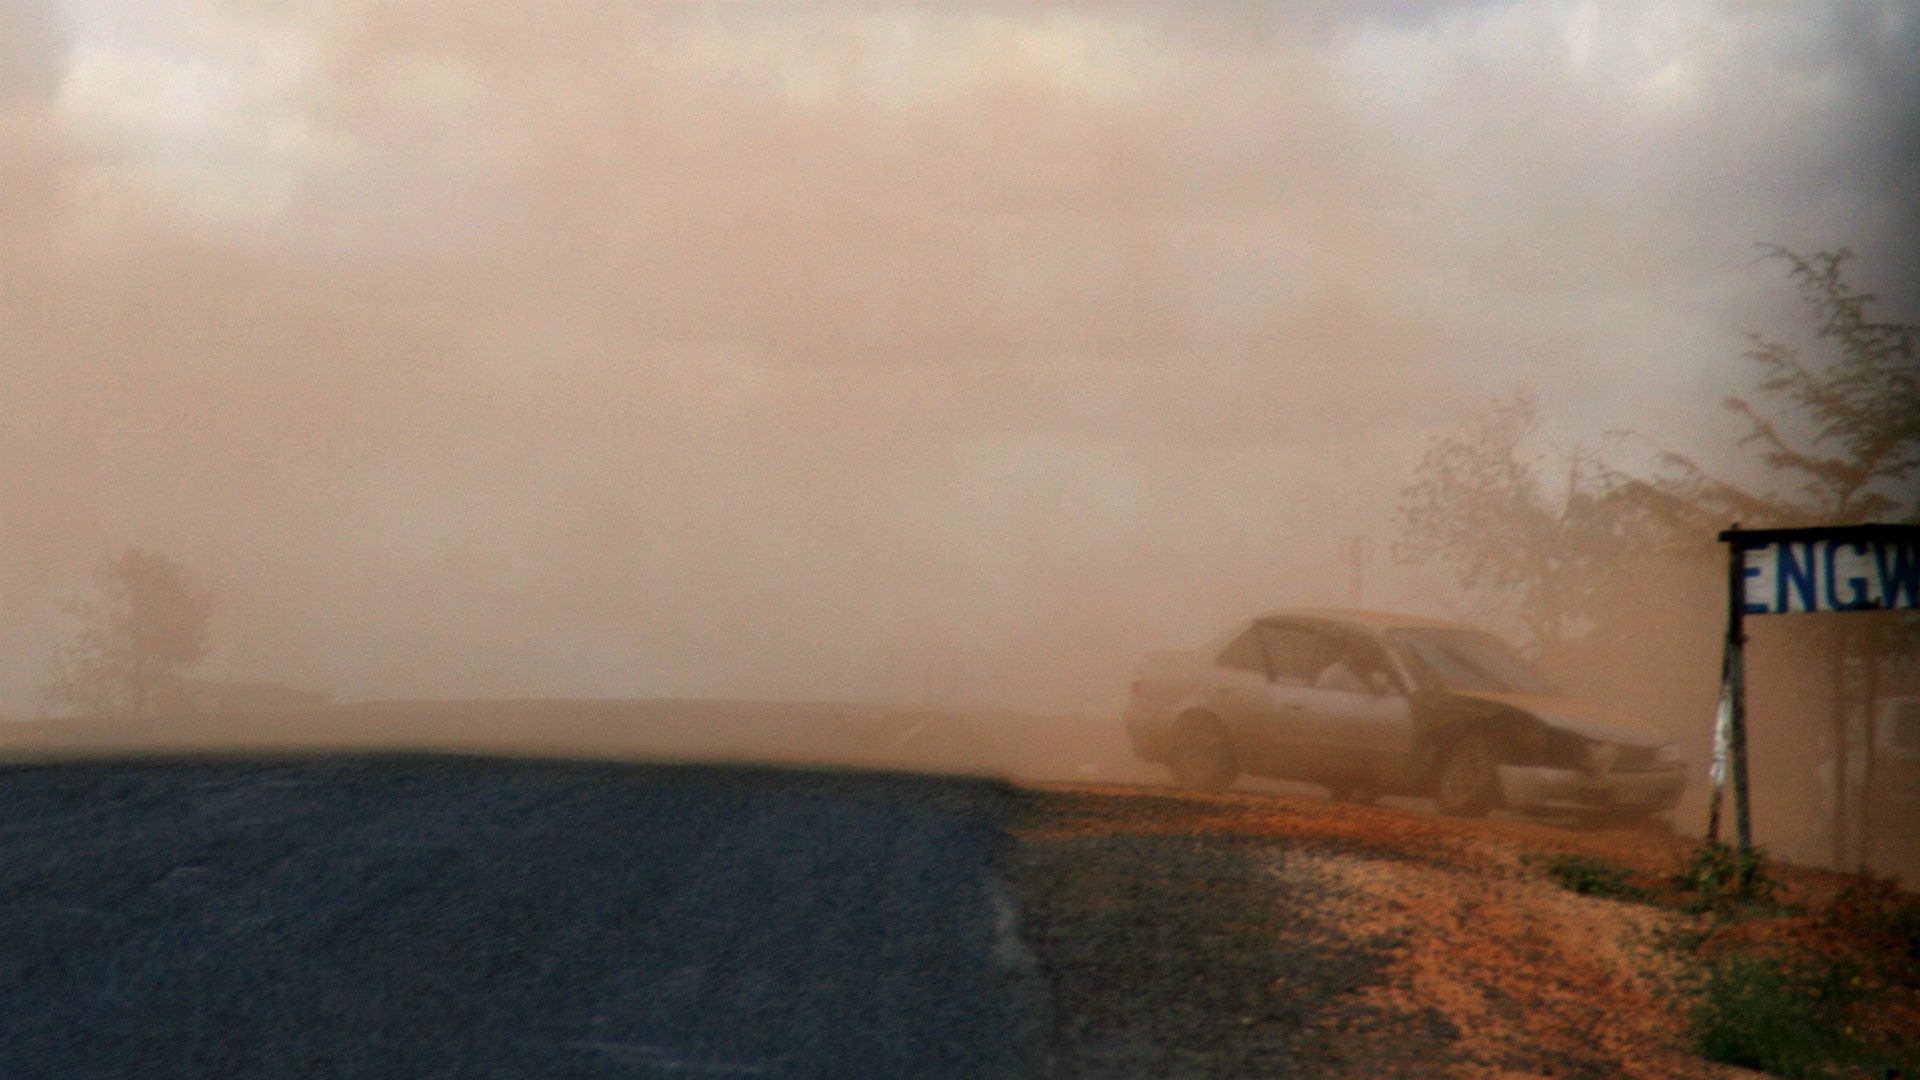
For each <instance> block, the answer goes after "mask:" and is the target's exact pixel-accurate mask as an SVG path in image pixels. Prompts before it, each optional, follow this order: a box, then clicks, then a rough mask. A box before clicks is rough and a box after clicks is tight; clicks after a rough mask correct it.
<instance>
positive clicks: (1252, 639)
mask: <svg viewBox="0 0 1920 1080" xmlns="http://www.w3.org/2000/svg"><path fill="white" fill-rule="evenodd" d="M1220 666H1221V667H1230V668H1237V669H1239V670H1241V671H1251V672H1253V673H1254V674H1255V675H1258V676H1260V677H1261V678H1263V679H1264V678H1266V677H1267V656H1266V653H1265V652H1264V651H1263V650H1262V649H1261V648H1260V632H1259V630H1258V629H1257V628H1253V627H1249V628H1248V629H1247V632H1246V633H1244V634H1241V635H1240V636H1239V637H1237V638H1234V639H1233V640H1232V641H1230V642H1228V643H1227V647H1226V648H1224V649H1221V650H1220Z"/></svg>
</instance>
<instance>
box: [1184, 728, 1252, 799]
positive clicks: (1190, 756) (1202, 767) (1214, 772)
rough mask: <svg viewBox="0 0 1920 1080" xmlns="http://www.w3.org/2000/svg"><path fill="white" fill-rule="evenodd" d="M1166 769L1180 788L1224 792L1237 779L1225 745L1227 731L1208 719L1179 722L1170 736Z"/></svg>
mask: <svg viewBox="0 0 1920 1080" xmlns="http://www.w3.org/2000/svg"><path fill="white" fill-rule="evenodd" d="M1167 768H1168V770H1169V771H1171V772H1172V773H1173V779H1174V781H1175V782H1176V783H1178V784H1180V785H1181V786H1182V787H1190V788H1198V789H1200V790H1202V791H1225V790H1226V789H1228V788H1230V787H1232V786H1233V782H1234V781H1235V780H1238V779H1240V763H1239V762H1238V761H1236V760H1235V759H1234V756H1233V744H1232V743H1230V742H1228V741H1227V729H1226V728H1224V727H1222V726H1220V721H1218V720H1216V719H1214V718H1213V717H1211V716H1194V717H1189V718H1187V719H1185V720H1183V721H1181V723H1180V726H1179V727H1178V728H1177V729H1175V731H1174V733H1173V750H1172V752H1171V753H1169V754H1168V755H1167Z"/></svg>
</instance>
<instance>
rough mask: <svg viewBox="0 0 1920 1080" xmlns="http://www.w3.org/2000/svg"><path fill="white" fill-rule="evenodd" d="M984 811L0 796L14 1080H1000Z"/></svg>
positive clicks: (702, 797) (442, 774)
mask: <svg viewBox="0 0 1920 1080" xmlns="http://www.w3.org/2000/svg"><path fill="white" fill-rule="evenodd" d="M1004 801H1005V798H1004V795H1003V794H1002V793H1001V792H1000V790H999V789H998V788H996V787H995V786H993V785H990V784H986V783H976V782H970V781H962V780H936V779H926V778H901V777H884V776H859V775H834V774H805V773H786V772H777V771H756V770H741V769H721V768H673V767H648V766H633V765H604V764H567V763H551V762H549V763H531V762H511V761H487V760H474V759H457V758H455V759H449V758H438V759H435V758H387V759H380V758H373V759H307V760H282V761H251V762H233V761H230V762H173V763H166V762H122V763H89V764H65V765H32V766H15V767H9V768H4V769H0V1076H4V1077H7V1078H9V1080H26V1078H40V1077H49V1078H51V1077H60V1078H63V1080H64V1078H72V1077H87V1076H102V1077H106V1076H111V1077H133V1076H138V1077H143V1078H146V1077H165V1076H181V1077H207V1076H221V1077H253V1076H258V1077H268V1076H271V1077H288V1076H302V1075H306V1076H422V1077H425V1076H461V1077H569V1076H592V1077H621V1076H641V1077H644V1076H672V1077H690V1076H691V1077H701V1076H744V1077H752V1076H849V1077H869V1076H889V1077H893V1076H898V1077H908V1076H1017V1075H1026V1074H1031V1073H1032V1072H1034V1071H1035V1069H1036V1068H1037V1067H1038V1066H1039V1060H1040V1055H1041V1053H1042V1045H1041V1044H1042V1042H1043V1040H1044V1039H1045V1037H1046V1031H1045V1025H1044V1021H1043V1020H1042V1019H1041V1018H1042V1017H1043V1016H1044V1015H1045V1012H1046V1006H1045V1004H1044V997H1045V994H1044V991H1043V989H1042V987H1041V986H1040V980H1039V977H1038V976H1037V975H1036V974H1035V972H1034V970H1033V967H1032V964H1031V962H1030V961H1029V960H1028V959H1027V958H1026V956H1025V954H1024V951H1023V949H1022V948H1021V947H1020V946H1019V944H1018V941H1019V937H1018V933H1017V930H1016V929H1015V928H1014V927H1013V926H1012V925H1011V921H1012V920H1011V918H1010V913H1011V906H1010V904H1009V903H1008V902H1007V901H1006V900H1005V898H1004V896H1003V895H1002V894H1001V893H1000V891H999V887H998V885H997V884H996V879H995V877H994V876H993V872H994V866H995V861H996V857H997V854H998V845H999V844H1001V843H1002V840H1001V839H1000V838H999V837H1000V833H999V832H998V829H999V825H1000V821H999V815H1000V814H1001V813H1002V812H1003V803H1004Z"/></svg>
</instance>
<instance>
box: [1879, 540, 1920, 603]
mask: <svg viewBox="0 0 1920 1080" xmlns="http://www.w3.org/2000/svg"><path fill="white" fill-rule="evenodd" d="M1873 560H1874V562H1875V563H1876V564H1877V565H1878V567H1879V570H1880V603H1881V604H1882V605H1883V606H1885V607H1890V608H1899V607H1907V608H1920V549H1916V548H1915V547H1914V545H1912V544H1902V543H1898V542H1888V543H1884V544H1875V545H1874V548H1873ZM1903 594H1904V599H1903V598H1902V595H1903Z"/></svg>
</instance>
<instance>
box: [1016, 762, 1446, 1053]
mask: <svg viewBox="0 0 1920 1080" xmlns="http://www.w3.org/2000/svg"><path fill="white" fill-rule="evenodd" d="M1192 819H1193V806H1192V804H1191V803H1189V802H1187V801H1186V800H1184V799H1181V798H1178V797H1157V796H1153V795H1147V794H1135V795H1130V796H1126V797H1121V798H1116V797H1112V796H1092V795H1084V794H1072V793H1063V792H1039V791H1035V792H1028V793H1023V796H1022V805H1021V812H1020V814H1019V815H1018V820H1019V822H1020V824H1021V827H1022V828H1023V831H1024V838H1025V842H1024V843H1023V844H1022V845H1021V847H1020V848H1019V853H1018V855H1017V857H1016V859H1015V862H1014V864H1013V866H1012V868H1011V869H1012V873H1013V875H1014V879H1015V881H1016V882H1017V883H1018V888H1019V892H1020V894H1021V895H1022V896H1023V897H1024V898H1025V900H1026V918H1027V935H1028V938H1029V940H1031V941H1032V943H1033V946H1034V950H1035V952H1036V954H1037V955H1038V958H1039V961H1040V965H1041V970H1042V972H1043V973H1044V976H1045V978H1046V980H1047V984H1048V989H1049V992H1050V996H1051V997H1052V999H1053V1002H1054V1014H1053V1024H1052V1029H1051V1032H1050V1039H1049V1046H1048V1051H1049V1052H1048V1066H1049V1070H1050V1072H1051V1073H1052V1074H1053V1075H1057V1076H1062V1077H1136V1076H1137V1077H1229V1076H1230V1077H1290V1076H1313V1077H1321V1076H1356V1077H1359V1076H1366V1077H1372V1076H1423V1075H1432V1074H1434V1073H1435V1072H1436V1071H1439V1070H1443V1069H1445V1068H1446V1067H1447V1066H1449V1065H1451V1064H1453V1063H1454V1062H1455V1060H1456V1055H1455V1053H1454V1051H1453V1045H1454V1043H1455V1041H1456V1040H1457V1038H1458V1035H1459V1033H1458V1031H1457V1030H1456V1029H1455V1028H1454V1027H1453V1025H1452V1024H1451V1023H1450V1022H1449V1021H1448V1020H1447V1019H1446V1018H1445V1017H1444V1016H1441V1015H1440V1014H1439V1013H1437V1012H1435V1011H1433V1010H1431V1009H1406V1008H1387V1007H1381V1006H1380V1005H1377V1004H1374V1003H1373V1002H1371V1001H1370V1000H1369V995H1368V994H1367V991H1369V990H1370V989H1373V988H1377V987H1380V986H1382V985H1383V983H1384V980H1385V979H1386V976H1387V972H1388V970H1389V967H1390V965H1391V963H1392V961H1393V959H1394V958H1395V956H1396V955H1397V954H1398V953H1399V952H1400V950H1401V948H1402V947H1403V946H1404V944H1405V936H1404V935H1403V934H1400V933H1363V934H1359V935H1356V934H1354V933H1353V932H1352V929H1351V927H1349V926H1347V925H1345V924H1343V923H1342V922H1341V921H1340V919H1339V917H1338V915H1337V914H1335V912H1336V911H1337V910H1338V909H1339V908H1340V907H1341V906H1342V905H1341V904H1340V903H1339V901H1341V900H1343V899H1344V898H1345V894H1344V890H1343V889H1342V887H1341V886H1340V885H1339V884H1338V882H1337V881H1336V880H1335V879H1334V878H1332V877H1330V876H1329V875H1327V874H1325V873H1324V872H1322V871H1321V870H1320V869H1319V868H1318V866H1317V865H1316V863H1317V860H1316V859H1314V858H1312V857H1308V854H1309V853H1308V852H1306V851H1305V850H1304V848H1303V846H1302V845H1299V844H1289V843H1286V842H1280V841H1275V840H1273V839H1270V838H1255V837H1249V836H1245V835H1235V834H1232V833H1219V834H1213V833H1209V832H1207V831H1206V830H1204V829H1195V828H1192V827H1191V825H1192ZM1183 823H1184V824H1183ZM1296 852H1297V853H1298V854H1299V855H1300V856H1301V857H1300V858H1297V859H1296V858H1291V857H1290V856H1291V855H1293V854H1295V853H1296Z"/></svg>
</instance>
